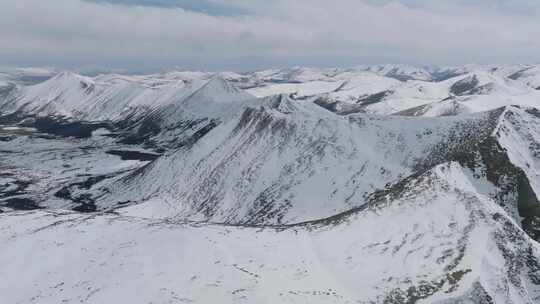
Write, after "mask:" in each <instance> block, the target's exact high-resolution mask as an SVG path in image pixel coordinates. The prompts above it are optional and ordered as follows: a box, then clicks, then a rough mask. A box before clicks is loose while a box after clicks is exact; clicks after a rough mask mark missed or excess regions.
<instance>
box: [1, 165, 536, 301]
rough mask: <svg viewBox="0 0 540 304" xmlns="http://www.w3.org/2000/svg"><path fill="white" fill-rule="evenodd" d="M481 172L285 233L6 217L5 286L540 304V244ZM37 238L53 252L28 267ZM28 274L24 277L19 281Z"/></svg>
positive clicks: (458, 173)
mask: <svg viewBox="0 0 540 304" xmlns="http://www.w3.org/2000/svg"><path fill="white" fill-rule="evenodd" d="M473 179H474V178H473V177H472V176H471V175H470V174H469V173H468V170H467V169H464V168H463V167H461V166H460V165H459V164H457V163H447V164H442V165H439V166H436V167H434V168H433V169H432V170H429V171H427V172H425V173H424V174H422V175H419V176H416V177H414V178H410V179H407V180H406V181H405V182H404V183H403V184H401V185H400V186H398V187H396V188H395V189H394V191H393V192H391V193H389V194H385V195H382V196H380V197H379V198H378V199H377V200H374V201H373V202H372V203H371V204H370V205H369V206H366V207H365V208H360V209H354V210H351V211H350V212H347V213H344V214H338V215H336V216H333V217H331V218H327V219H321V220H318V221H314V222H311V223H306V224H302V225H298V226H293V227H285V228H260V227H259V228H256V227H254V228H250V227H225V226H221V225H204V224H202V225H201V224H185V223H184V224H182V223H175V222H171V221H159V220H146V219H140V218H136V217H126V216H121V215H113V214H102V215H98V216H96V215H90V216H88V215H81V214H74V213H66V212H63V213H62V212H43V211H38V212H31V213H20V212H16V213H13V214H3V215H0V218H1V219H2V220H1V221H0V228H1V229H0V242H1V243H2V245H3V247H2V248H3V250H2V251H0V262H2V264H3V265H4V266H3V267H2V273H4V274H8V275H3V276H0V282H1V283H3V284H4V285H6V284H10V286H12V287H11V288H9V290H6V291H5V292H4V293H3V295H2V297H3V299H4V300H6V301H8V302H10V303H11V302H14V303H16V302H31V301H38V302H41V303H48V302H59V301H64V302H68V303H71V302H73V303H74V302H80V301H83V302H85V301H86V302H95V303H101V302H108V301H110V300H112V299H120V298H121V299H122V300H123V301H130V302H136V303H146V302H152V301H153V302H167V301H173V302H174V301H177V302H180V303H182V302H202V303H212V302H219V303H239V302H256V303H260V302H278V303H351V302H357V303H536V302H537V301H538V297H539V296H540V289H539V287H538V285H539V284H540V281H539V276H538V275H539V271H540V259H539V257H540V247H539V245H538V243H536V242H535V241H533V240H532V239H530V238H529V236H527V235H526V234H525V233H524V232H523V230H522V229H521V228H520V227H519V226H518V225H516V224H515V221H514V220H513V219H512V218H511V217H509V216H508V215H507V214H506V212H505V210H504V209H502V208H501V207H500V206H498V205H497V203H496V202H494V201H493V200H491V199H489V198H488V197H487V196H485V195H481V194H479V193H478V192H477V187H476V186H474V184H475V182H474V180H473ZM36 246H38V248H39V255H40V256H41V255H45V256H47V259H44V260H40V262H39V267H37V266H36V267H23V265H27V264H28V263H29V262H30V260H29V258H32V256H30V257H29V255H28V253H29V252H30V251H29V250H32V249H31V248H35V247H36ZM22 252H25V253H27V254H25V255H23V254H21V253H22ZM21 269H25V271H21ZM15 273H16V274H17V278H18V280H17V282H25V284H15V285H14V284H13V282H12V281H10V276H9V274H15ZM44 273H46V274H47V275H46V276H44V275H43V274H44ZM28 282H30V283H31V288H28V287H27V286H28V285H27V284H26V283H28Z"/></svg>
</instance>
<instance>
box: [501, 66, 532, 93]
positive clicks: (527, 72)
mask: <svg viewBox="0 0 540 304" xmlns="http://www.w3.org/2000/svg"><path fill="white" fill-rule="evenodd" d="M508 77H509V78H510V79H514V80H517V81H520V82H522V83H524V84H526V85H528V86H530V87H532V88H533V89H536V90H540V66H538V65H535V66H529V67H525V68H523V69H521V70H519V71H516V72H514V73H512V74H510V75H509V76H508Z"/></svg>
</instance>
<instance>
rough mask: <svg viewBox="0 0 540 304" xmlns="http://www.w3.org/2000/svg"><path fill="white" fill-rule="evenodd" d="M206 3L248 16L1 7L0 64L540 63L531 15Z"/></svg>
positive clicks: (311, 1) (27, 1) (7, 0)
mask: <svg viewBox="0 0 540 304" xmlns="http://www.w3.org/2000/svg"><path fill="white" fill-rule="evenodd" d="M213 1H216V2H219V3H221V4H232V5H234V6H236V7H239V8H241V9H244V10H245V11H247V12H251V13H250V14H248V15H240V16H210V15H205V14H202V13H196V12H191V11H185V10H182V9H170V8H158V7H137V6H121V5H110V4H98V3H92V2H86V1H79V0H54V1H43V0H17V1H12V0H0V37H2V38H1V39H0V63H1V64H9V63H13V64H24V63H28V64H42V65H71V66H73V65H111V64H114V65H115V66H118V65H123V66H127V67H130V68H137V67H141V66H145V67H149V66H165V65H184V66H187V67H192V68H202V69H208V68H210V69H211V68H227V67H233V68H242V67H245V68H251V67H253V66H255V65H256V64H257V63H258V64H274V65H275V64H292V63H293V62H295V61H297V63H298V64H311V65H317V64H321V65H342V64H351V63H352V62H354V61H357V63H361V62H360V60H363V59H365V60H369V61H401V62H412V63H435V64H446V63H450V64H455V63H466V62H494V61H497V62H518V61H523V62H529V61H538V59H539V57H540V40H539V39H537V38H536V37H538V36H539V35H538V34H540V21H539V20H540V19H538V16H536V15H532V16H531V15H515V14H508V15H503V14H501V13H500V12H497V13H484V12H482V10H467V11H465V10H457V9H450V10H444V11H435V10H433V9H430V8H428V7H424V6H421V5H417V6H413V7H410V6H404V5H402V4H398V3H396V2H392V3H388V4H385V5H368V4H366V3H364V2H360V1H357V0H338V1H326V0H296V1H290V0H274V1H261V0H249V1H248V0H229V1H223V0H213ZM445 1H446V0H445ZM446 2H447V1H446ZM431 6H433V4H432V5H431Z"/></svg>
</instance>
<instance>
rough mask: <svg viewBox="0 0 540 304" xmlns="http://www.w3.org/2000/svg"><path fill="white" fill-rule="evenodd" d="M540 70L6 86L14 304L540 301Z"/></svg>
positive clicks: (22, 75)
mask: <svg viewBox="0 0 540 304" xmlns="http://www.w3.org/2000/svg"><path fill="white" fill-rule="evenodd" d="M539 194H540V66H535V65H515V66H511V65H490V66H482V65H466V66H461V67H446V68H435V67H429V68H422V67H413V66H407V65H379V66H357V67H352V68H347V69H345V68H339V69H337V68H335V69H320V68H304V67H296V68H287V69H273V70H264V71H255V72H245V73H235V72H218V73H213V72H191V71H173V72H166V73H159V74H151V75H120V74H102V75H97V76H91V77H90V76H83V75H78V74H75V73H73V72H57V71H55V70H51V69H37V68H34V69H32V68H25V69H16V68H11V69H5V68H4V69H0V248H1V250H0V265H2V266H1V267H0V286H2V287H1V289H0V303H310V304H311V303H440V304H447V303H505V304H507V303H516V304H518V303H519V304H522V303H527V304H534V303H540V244H539V243H538V241H540V200H539V198H540V195H539Z"/></svg>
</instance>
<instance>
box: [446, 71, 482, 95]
mask: <svg viewBox="0 0 540 304" xmlns="http://www.w3.org/2000/svg"><path fill="white" fill-rule="evenodd" d="M479 83H480V81H479V80H478V78H477V77H476V75H473V76H471V77H467V78H465V79H462V80H460V81H458V82H456V83H454V84H453V85H452V86H451V87H450V93H452V94H454V95H457V96H460V95H464V94H465V93H467V92H468V91H470V90H472V89H474V88H476V87H477V86H478V84H479Z"/></svg>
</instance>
